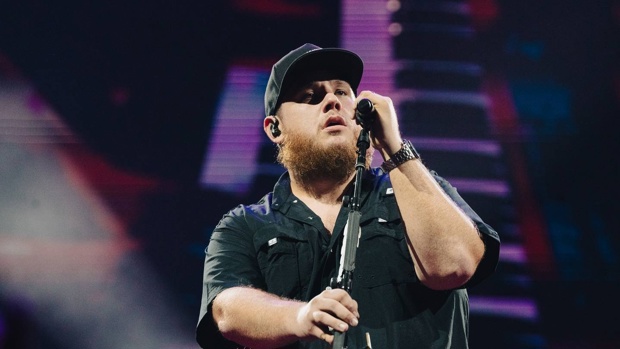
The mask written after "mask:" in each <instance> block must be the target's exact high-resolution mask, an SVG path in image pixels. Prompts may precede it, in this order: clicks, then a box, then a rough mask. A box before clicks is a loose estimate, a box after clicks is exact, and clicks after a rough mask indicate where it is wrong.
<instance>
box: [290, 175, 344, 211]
mask: <svg viewBox="0 0 620 349" xmlns="http://www.w3.org/2000/svg"><path fill="white" fill-rule="evenodd" d="M354 176H355V173H353V174H352V175H351V176H349V178H346V179H344V180H334V179H315V180H312V181H307V180H304V181H301V180H299V178H297V177H296V176H295V174H294V173H291V190H292V192H293V194H294V195H295V196H297V197H298V198H299V199H301V200H302V201H304V202H307V201H308V200H312V201H316V202H320V203H323V204H340V203H341V202H342V196H343V195H344V193H345V191H346V190H347V187H348V186H349V185H350V184H351V180H352V179H353V177H354Z"/></svg>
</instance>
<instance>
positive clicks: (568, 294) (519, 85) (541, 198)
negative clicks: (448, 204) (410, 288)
mask: <svg viewBox="0 0 620 349" xmlns="http://www.w3.org/2000/svg"><path fill="white" fill-rule="evenodd" d="M409 3H416V1H412V2H409ZM417 3H425V2H424V1H418V2H417ZM442 3H444V4H448V5H449V4H452V5H467V6H470V7H471V8H472V9H474V11H473V13H474V16H473V17H472V18H471V24H472V25H473V26H474V28H475V45H472V46H471V47H470V50H471V51H468V53H469V55H470V58H471V59H472V60H475V61H476V62H477V63H479V64H480V65H481V66H482V67H483V69H484V70H485V72H487V74H488V76H492V77H494V79H501V81H503V82H504V86H507V87H508V91H509V94H510V96H512V101H513V103H514V111H515V113H516V120H517V121H516V123H517V124H516V126H513V127H512V128H510V129H509V130H508V132H497V133H496V134H495V136H496V137H497V138H498V140H499V141H500V142H501V144H502V145H503V146H504V147H506V148H507V149H517V150H518V152H519V153H520V154H522V155H523V159H524V161H523V162H518V163H514V162H513V163H512V164H509V165H508V167H511V166H520V169H521V170H524V173H526V174H527V178H526V179H527V182H528V183H529V186H530V187H531V188H532V190H533V193H534V194H533V196H532V197H530V198H529V200H531V201H530V202H529V204H530V205H532V207H537V208H538V210H539V212H540V214H541V215H542V217H543V218H542V227H543V229H542V232H543V233H544V234H546V235H545V239H547V240H548V241H549V242H550V255H549V256H546V257H542V258H539V260H540V259H542V260H547V259H545V258H547V257H549V259H548V260H550V262H549V263H548V264H546V265H545V268H547V269H546V270H545V272H542V273H541V272H540V270H537V269H536V268H537V267H539V265H536V264H535V263H533V264H532V268H531V270H530V271H531V276H532V278H533V279H534V282H535V286H534V298H535V300H536V302H537V304H538V309H539V311H540V313H539V316H538V317H539V318H538V322H537V325H536V328H537V330H536V333H538V334H539V335H540V337H537V338H542V340H541V339H537V340H533V341H531V342H529V344H528V345H529V347H532V348H615V347H618V345H619V344H620V341H619V339H618V334H617V333H616V332H617V329H616V326H615V323H616V321H615V320H614V319H615V316H614V315H615V314H616V313H617V312H618V310H620V309H618V304H617V303H618V302H617V301H616V300H615V298H616V297H615V296H616V295H617V294H618V291H620V282H619V281H620V278H619V276H620V259H619V258H620V253H619V248H620V241H619V239H620V236H619V233H620V232H619V229H618V227H619V226H620V222H619V217H620V216H619V214H620V212H619V211H620V210H619V209H618V208H619V205H618V202H617V197H618V194H620V193H619V189H618V188H619V186H618V185H617V183H616V181H617V179H618V178H619V175H620V173H619V169H620V166H619V165H618V160H619V158H618V154H619V151H620V144H619V141H620V137H618V136H617V134H616V133H617V131H618V129H620V127H619V126H620V125H619V116H620V113H619V104H620V103H619V101H620V74H619V73H620V71H619V64H618V62H620V60H619V58H620V57H619V56H618V52H619V43H620V40H619V39H620V35H619V34H620V33H619V30H620V4H619V3H618V1H612V0H607V1H596V2H592V1H585V0H569V1H559V0H547V1H530V0H526V1H523V0H520V1H517V0H508V1H506V0H504V1H502V0H496V1H492V0H489V1H482V0H479V1H469V2H466V1H445V2H442ZM403 4H407V2H405V1H403ZM404 8H406V6H404V7H403V9H404ZM340 12H341V7H340V4H339V3H338V2H332V1H302V0H296V1H293V0H291V1H285V0H279V1H255V2H252V1H242V0H238V1H209V2H207V1H180V2H171V1H170V2H168V1H150V2H146V1H117V0H112V1H105V2H103V1H102V2H73V1H60V2H49V1H33V0H24V1H14V2H12V3H8V4H3V5H2V6H1V7H0V77H3V81H4V82H3V85H4V86H5V87H6V86H8V85H11V84H15V83H26V84H28V85H29V86H32V87H33V89H34V90H35V91H36V93H37V94H38V96H40V98H41V99H42V100H44V101H45V103H46V104H47V105H49V107H50V108H51V109H52V110H54V112H55V113H56V114H57V115H59V117H60V118H61V119H62V122H63V123H64V124H65V125H66V127H67V128H68V129H70V130H71V132H72V133H73V134H75V135H76V137H77V139H78V141H77V142H70V143H67V144H65V143H63V142H62V141H58V144H59V146H60V148H61V149H62V151H63V152H64V153H65V154H67V156H68V157H69V158H71V159H72V161H73V162H74V163H75V164H76V166H77V167H78V168H79V169H80V171H81V173H83V175H84V176H85V177H86V178H87V182H88V183H89V185H90V186H91V187H92V188H94V191H95V192H96V193H97V195H98V196H99V197H100V198H101V200H103V202H104V203H105V205H106V206H108V207H109V209H110V210H111V211H112V214H113V215H114V216H116V217H117V219H118V220H119V221H120V222H121V223H122V226H123V227H124V229H123V231H124V232H125V234H126V235H127V238H128V239H130V240H132V241H135V242H136V243H137V245H136V246H137V247H134V248H136V249H137V250H139V251H140V253H141V255H143V256H144V260H145V263H146V264H147V265H148V266H149V268H150V269H151V270H153V271H154V273H155V275H156V278H157V279H158V280H161V283H162V286H161V289H162V290H164V291H162V293H163V294H165V297H167V299H171V302H172V304H174V308H175V312H176V314H177V316H178V317H179V318H180V320H179V323H180V324H181V325H179V326H180V327H181V328H183V329H184V330H181V333H182V335H186V336H187V337H191V336H192V335H193V334H192V331H193V326H194V325H195V321H196V320H197V316H198V309H199V300H200V292H201V289H200V279H201V275H202V258H203V254H202V251H203V249H204V247H205V246H206V243H207V242H208V237H209V233H210V230H211V229H212V228H213V226H214V225H215V224H216V223H217V221H218V220H219V218H220V217H221V215H222V214H223V213H224V212H226V211H227V210H228V209H230V208H232V207H233V206H234V205H236V204H238V203H241V202H244V203H249V202H253V201H256V200H257V199H258V198H259V197H260V195H261V194H262V193H266V192H267V191H269V190H270V189H271V185H272V183H273V181H272V178H260V177H257V178H256V181H255V184H254V187H253V188H252V190H251V191H249V192H248V193H245V194H231V193H227V192H224V191H221V190H220V189H217V188H210V187H208V186H206V187H205V186H202V185H201V184H200V181H199V177H200V174H201V169H202V168H203V164H204V161H205V156H206V148H207V145H208V144H209V141H210V137H211V136H212V134H211V131H212V127H213V123H214V119H213V118H214V114H215V111H216V107H217V103H218V101H219V96H220V94H221V90H222V88H223V84H224V81H225V79H226V72H227V67H228V66H229V65H230V64H231V63H233V62H244V63H246V64H249V65H254V66H258V67H266V69H268V67H269V66H270V65H271V64H272V63H273V62H274V61H275V60H276V59H278V58H279V57H280V56H282V55H283V54H284V53H286V52H288V51H289V50H291V49H292V48H294V47H297V46H299V45H301V44H302V43H304V42H314V43H317V44H319V45H321V46H338V45H339V43H340V39H341V38H340V15H341V13H340ZM397 16H398V15H395V17H397ZM476 16H477V17H476ZM411 20H412V21H414V22H415V20H416V19H415V18H412V19H411ZM409 48H410V47H409V46H408V45H407V44H406V43H405V45H404V48H403V50H404V49H409ZM491 86H496V85H491ZM257 109H258V111H259V112H261V110H262V106H260V105H259V106H257ZM2 110H3V113H4V114H3V115H1V116H0V117H1V118H2V119H7V120H8V119H10V117H9V116H8V115H7V114H6V113H7V112H6V111H5V109H2ZM4 125H5V126H6V125H8V124H7V123H5V124H4ZM257 127H258V125H257ZM12 130H14V128H12V126H11V127H8V126H6V127H5V131H3V132H12ZM0 146H2V147H5V149H9V147H12V146H14V144H12V143H11V142H7V141H3V143H0ZM2 154H4V155H3V156H4V158H3V159H2V158H0V160H2V162H3V163H0V166H2V167H3V170H2V171H3V172H4V173H8V172H9V171H10V170H11V168H13V169H14V167H11V166H13V165H14V164H15V163H14V162H9V161H8V160H7V159H9V157H7V155H6V154H8V151H7V152H6V153H4V152H3V153H2ZM262 156H263V158H270V157H271V156H272V154H271V153H270V152H269V151H266V153H265V154H263V155H262ZM11 159H12V158H11ZM9 160H10V159H9ZM513 160H514V158H513ZM508 161H511V160H510V159H509V160H508ZM506 176H507V177H510V173H508V174H506ZM4 178H6V176H4ZM510 180H511V181H514V179H510ZM3 193H4V194H5V195H9V194H10V193H9V192H8V191H7V190H6V189H5V191H3ZM7 193H9V194H7ZM4 202H7V201H4ZM525 204H526V205H528V203H525ZM5 208H6V207H5ZM0 209H2V206H0ZM3 217H4V218H6V216H3ZM483 218H485V219H487V218H486V217H483ZM488 219H492V217H490V218H488ZM499 233H500V236H501V235H502V231H499ZM3 234H4V235H5V236H12V237H15V236H17V235H18V234H19V231H18V229H8V228H7V226H6V225H3V226H2V230H0V236H1V235H3ZM5 241H7V240H5ZM45 241H48V240H45ZM535 253H536V252H535V251H534V252H532V251H529V254H528V255H529V256H530V257H531V256H532V255H535ZM32 258H36V255H34V256H32ZM533 259H536V256H534V258H533ZM6 260H7V259H0V261H6ZM124 263H126V261H125V260H124V258H120V259H119V266H120V268H118V274H117V276H116V278H117V279H118V280H125V279H127V280H137V279H139V277H138V276H135V275H132V273H133V271H131V270H132V269H131V268H128V269H124V268H123V267H122V266H123V265H124ZM2 268H3V269H5V270H7V269H6V268H5V267H2ZM134 278H137V279H134ZM1 280H2V279H0V281H1ZM507 287H508V286H507ZM7 289H8V288H5V291H4V295H5V297H4V299H3V300H2V307H1V308H0V309H1V310H2V311H0V318H3V319H4V320H3V321H1V322H0V338H2V337H4V342H3V341H1V340H0V348H1V347H2V344H3V343H4V345H5V347H6V348H68V347H73V346H75V347H78V346H79V347H93V348H98V347H105V346H101V345H99V346H98V345H97V344H94V343H91V342H89V341H88V340H86V341H82V340H80V341H75V343H74V342H73V341H72V340H71V339H69V338H73V337H74V336H75V334H72V333H71V332H66V333H65V332H63V331H62V330H59V329H58V327H54V329H53V330H50V329H47V328H46V326H45V323H46V322H47V321H46V319H41V317H40V316H39V315H37V314H45V316H49V314H52V313H54V311H53V310H52V309H49V305H48V307H47V308H46V306H45V305H40V304H38V303H36V302H34V304H35V305H32V306H24V305H23V303H21V302H15V301H14V299H15V297H14V294H13V291H11V292H9V291H7ZM17 293H19V292H17ZM0 295H2V293H0ZM9 295H10V296H9ZM18 298H19V297H18ZM40 308H44V309H40ZM507 324H509V323H507ZM93 326H94V325H93ZM481 327H482V326H480V327H478V328H476V325H475V322H474V321H472V332H476V331H478V332H477V333H478V334H476V333H474V334H473V339H475V340H476V341H477V342H475V343H476V344H477V345H476V346H475V347H477V348H481V347H485V345H488V347H489V348H496V347H498V346H496V345H493V342H492V341H487V342H485V340H484V338H485V335H484V332H485V329H484V328H481ZM164 330H165V329H164ZM91 331H92V329H91ZM528 331H529V330H528ZM480 333H483V334H480ZM26 337H28V338H30V339H25V338H26ZM78 337H79V336H78ZM489 337H492V336H489ZM33 338H34V339H33ZM185 339H186V343H191V341H192V339H191V338H185ZM504 340H505V341H507V342H509V341H510V338H509V339H504ZM172 342H174V341H172ZM85 343H87V344H85ZM125 344H126V346H117V347H140V346H139V345H135V346H132V345H131V343H127V342H126V343H125ZM109 347H112V346H109ZM162 347H190V344H177V345H176V346H175V345H169V346H162Z"/></svg>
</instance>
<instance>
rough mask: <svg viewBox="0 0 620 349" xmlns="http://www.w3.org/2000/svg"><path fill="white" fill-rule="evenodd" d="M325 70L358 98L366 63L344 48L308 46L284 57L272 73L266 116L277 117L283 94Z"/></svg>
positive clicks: (274, 66) (266, 102) (301, 47)
mask: <svg viewBox="0 0 620 349" xmlns="http://www.w3.org/2000/svg"><path fill="white" fill-rule="evenodd" d="M316 69H321V70H324V71H328V72H329V73H330V74H332V73H333V77H334V78H335V79H340V80H344V81H346V82H348V83H349V85H351V88H352V89H353V91H355V93H356V94H357V87H358V86H359V84H360V81H361V80H362V73H363V71H364V62H362V59H361V58H360V57H359V56H358V55H357V54H355V53H353V52H351V51H348V50H344V49H341V48H321V47H318V46H316V45H313V44H304V45H302V46H300V47H298V48H296V49H294V50H293V51H291V52H289V53H288V54H286V55H285V56H284V57H282V58H281V59H280V60H279V61H278V62H276V64H274V65H273V68H272V69H271V75H270V76H269V81H267V88H266V89H265V115H266V116H268V115H275V113H276V111H277V110H278V107H279V106H280V103H281V102H282V100H281V98H282V95H283V92H285V91H286V90H287V88H289V86H290V84H291V83H292V82H293V81H295V78H296V77H299V76H300V75H301V74H303V73H306V72H309V71H312V70H316Z"/></svg>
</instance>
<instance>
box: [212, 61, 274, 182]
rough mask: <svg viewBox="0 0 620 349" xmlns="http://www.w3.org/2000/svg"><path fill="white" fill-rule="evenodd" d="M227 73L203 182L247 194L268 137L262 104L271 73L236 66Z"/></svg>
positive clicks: (259, 69) (260, 69) (264, 70)
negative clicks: (264, 125)
mask: <svg viewBox="0 0 620 349" xmlns="http://www.w3.org/2000/svg"><path fill="white" fill-rule="evenodd" d="M227 76H228V78H227V81H226V83H225V85H224V89H223V92H222V96H221V100H220V104H219V106H218V111H217V113H216V118H215V120H216V124H215V125H214V128H213V136H212V137H211V141H210V144H209V147H208V149H207V152H206V159H205V161H204V164H205V165H204V167H203V170H202V175H201V179H200V183H201V185H203V186H205V187H207V186H208V187H215V188H219V189H222V190H225V191H230V192H235V193H237V194H243V193H245V192H246V191H247V190H248V189H249V187H250V184H251V182H252V180H253V178H254V175H255V173H256V171H257V166H258V163H257V158H258V152H259V150H260V145H261V141H262V140H263V137H264V135H263V131H262V127H261V125H262V120H263V118H264V115H263V114H264V113H263V109H262V108H261V107H260V106H262V105H263V96H264V91H265V86H266V84H267V79H268V78H269V72H268V71H267V70H266V69H265V68H256V67H248V66H239V65H233V66H231V67H230V70H229V72H228V74H227Z"/></svg>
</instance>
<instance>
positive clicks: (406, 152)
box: [381, 140, 420, 172]
mask: <svg viewBox="0 0 620 349" xmlns="http://www.w3.org/2000/svg"><path fill="white" fill-rule="evenodd" d="M419 158H420V154H418V152H417V151H416V150H415V148H414V147H413V145H412V144H411V142H410V141H409V140H405V141H403V144H402V146H401V148H400V150H399V151H397V152H396V153H394V155H392V156H390V159H389V160H385V161H384V162H383V164H382V165H381V169H382V170H383V171H384V172H390V171H392V170H393V169H395V168H396V167H398V166H400V165H401V164H403V163H405V162H407V161H409V160H414V159H419Z"/></svg>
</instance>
